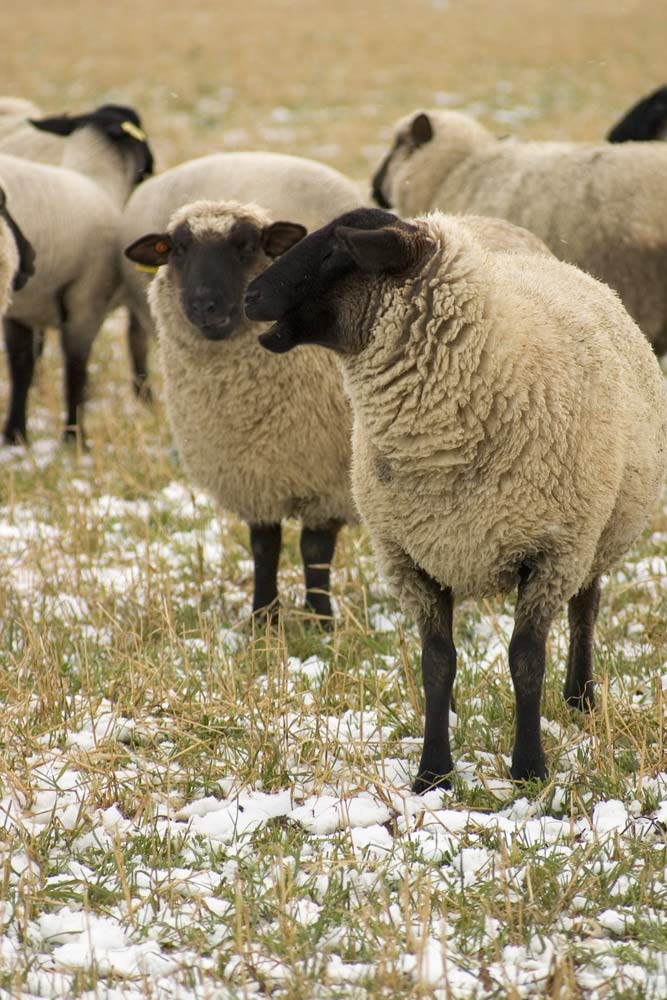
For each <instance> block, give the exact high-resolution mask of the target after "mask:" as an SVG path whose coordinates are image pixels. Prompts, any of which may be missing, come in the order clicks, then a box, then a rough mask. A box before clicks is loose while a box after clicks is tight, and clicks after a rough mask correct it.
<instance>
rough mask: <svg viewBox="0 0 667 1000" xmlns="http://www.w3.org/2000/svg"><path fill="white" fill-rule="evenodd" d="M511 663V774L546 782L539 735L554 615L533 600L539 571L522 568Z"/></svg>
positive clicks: (517, 778)
mask: <svg viewBox="0 0 667 1000" xmlns="http://www.w3.org/2000/svg"><path fill="white" fill-rule="evenodd" d="M520 578H521V582H520V583H519V596H518V600H517V605H516V614H515V620H514V631H513V633H512V638H511V640H510V647H509V661H510V672H511V674H512V682H513V684H514V695H515V698H516V734H515V738H514V751H513V753H512V768H511V774H512V777H513V778H514V780H515V781H529V780H530V779H532V778H540V779H544V778H546V777H547V769H546V765H545V761H544V751H543V749H542V739H541V734H540V702H541V698H542V683H543V681H544V671H545V666H546V646H547V637H548V635H549V625H550V623H551V617H552V616H551V615H548V614H546V613H545V611H544V609H542V608H540V607H539V604H536V603H534V602H533V601H531V599H530V594H531V591H532V590H533V587H534V586H535V583H536V580H537V578H538V571H536V570H534V569H533V570H532V572H531V569H530V568H529V567H527V566H526V567H522V570H521V573H520Z"/></svg>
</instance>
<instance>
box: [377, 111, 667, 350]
mask: <svg viewBox="0 0 667 1000" xmlns="http://www.w3.org/2000/svg"><path fill="white" fill-rule="evenodd" d="M427 114H428V117H429V119H430V121H431V124H432V127H433V133H434V134H433V138H432V139H431V140H430V141H429V142H426V143H424V144H423V145H421V146H419V147H417V148H415V149H412V148H411V147H410V144H409V142H408V141H407V135H408V132H409V122H410V121H411V120H412V119H413V118H414V114H412V115H410V116H409V117H408V118H405V119H403V120H402V121H401V122H399V123H398V125H397V128H396V136H397V140H398V145H397V146H396V147H395V148H394V150H393V151H392V153H391V154H390V160H391V162H390V163H389V165H388V167H387V172H386V175H385V179H384V181H383V190H384V191H385V193H386V195H387V196H388V198H389V201H390V203H391V204H392V206H393V207H394V208H395V209H396V211H398V212H399V213H400V214H401V215H404V216H413V215H417V214H419V213H420V212H426V211H429V210H431V209H441V210H443V211H446V212H453V213H469V212H470V213H475V214H479V215H488V216H497V217H500V218H504V219H507V220H509V221H510V222H513V223H515V224H516V225H519V226H523V227H525V228H526V229H529V230H530V231H531V232H533V233H535V234H536V235H537V236H539V237H540V239H542V240H544V242H545V243H546V244H547V246H548V247H549V248H550V250H552V252H553V253H554V254H555V255H556V256H557V257H558V258H560V259H561V260H565V261H567V262H568V263H571V264H576V265H577V266H578V267H581V268H582V269H583V270H585V271H587V272H588V273H589V274H592V275H593V276H594V277H596V278H599V279H600V280H601V281H604V282H605V283H606V284H608V285H609V286H610V287H611V288H614V289H615V290H616V291H617V292H618V293H619V295H620V296H621V298H622V300H623V304H624V305H625V307H626V309H627V310H628V312H629V313H630V315H631V316H632V317H633V319H634V320H635V321H636V322H637V324H638V325H639V326H640V328H641V329H642V331H643V332H644V334H645V335H646V337H647V338H648V339H649V341H650V342H651V343H652V344H654V345H655V350H656V352H657V353H658V354H662V353H664V352H665V351H667V209H666V208H665V198H664V190H665V177H667V145H665V144H662V143H659V142H649V143H622V144H618V145H611V144H608V143H600V144H591V143H573V142H569V143H568V142H521V141H518V140H514V139H512V140H499V139H498V138H496V137H495V136H494V135H493V134H492V133H491V132H490V131H489V130H488V129H486V128H485V127H484V126H483V125H481V124H480V123H478V122H476V121H474V120H473V119H471V118H469V117H468V116H467V115H464V114H461V113H459V112H455V111H442V110H434V111H428V112H427Z"/></svg>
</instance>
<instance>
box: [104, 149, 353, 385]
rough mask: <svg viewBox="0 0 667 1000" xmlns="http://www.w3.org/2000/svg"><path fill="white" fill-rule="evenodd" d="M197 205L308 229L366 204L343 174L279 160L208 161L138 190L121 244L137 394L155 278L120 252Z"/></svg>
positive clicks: (298, 160)
mask: <svg viewBox="0 0 667 1000" xmlns="http://www.w3.org/2000/svg"><path fill="white" fill-rule="evenodd" d="M198 199H205V200H208V199H213V200H217V199H224V200H234V201H239V202H241V203H243V202H255V203H256V204H258V205H262V206H263V207H265V208H267V209H269V211H270V212H272V214H273V216H274V218H285V217H289V218H292V219H295V221H297V222H301V223H303V225H305V226H306V227H307V228H308V229H310V228H313V227H315V228H317V226H320V225H322V223H323V222H325V221H326V220H327V219H332V218H334V216H336V215H340V213H341V212H346V211H349V209H351V208H354V207H356V206H357V205H360V204H361V203H362V202H361V196H360V193H359V190H358V189H357V187H356V185H354V184H353V183H352V181H350V180H348V178H347V177H344V176H343V175H342V174H340V173H339V172H338V171H337V170H334V169H332V168H331V167H328V166H325V165H324V164H323V163H318V162H316V161H315V160H308V159H304V158H302V157H298V156H287V155H284V154H281V153H267V152H248V153H245V152H240V153H216V154H213V155H211V156H203V157H200V158H199V159H196V160H188V161H187V162H185V163H181V164H179V166H176V167H172V168H171V169H170V170H166V171H165V172H164V173H162V174H160V175H159V176H157V177H154V178H153V179H152V180H149V181H146V183H144V184H142V185H141V186H140V187H138V188H137V190H136V191H135V192H134V193H133V195H132V197H131V198H130V200H129V202H128V204H127V205H126V207H125V210H124V212H123V219H122V223H121V231H120V237H119V244H118V245H119V253H120V254H121V266H122V269H123V286H124V293H125V298H126V301H127V306H128V309H129V312H130V321H129V331H128V336H129V342H130V353H131V355H132V359H133V365H134V373H135V374H134V385H135V389H136V391H137V392H138V393H143V392H145V391H146V388H145V382H146V377H147V367H148V364H147V358H148V345H149V341H150V339H151V335H152V334H153V332H154V330H153V322H152V319H151V316H150V309H149V307H148V302H147V298H146V293H147V288H148V284H149V279H148V276H147V275H146V274H142V273H140V272H138V271H137V270H136V269H135V268H134V267H132V266H131V265H130V263H129V262H128V261H127V260H126V258H125V257H124V255H123V253H122V251H123V250H124V248H125V247H126V246H128V245H129V244H130V243H132V242H133V241H134V240H136V239H137V238H138V237H139V236H141V235H143V234H144V233H148V232H151V231H152V232H159V231H161V230H163V229H165V228H166V225H167V222H168V221H169V219H170V217H171V215H172V214H173V212H175V211H176V209H177V208H180V207H181V206H182V205H186V204H188V202H193V201H197V200H198Z"/></svg>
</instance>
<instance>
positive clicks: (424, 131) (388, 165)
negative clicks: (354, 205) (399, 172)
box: [371, 111, 433, 208]
mask: <svg viewBox="0 0 667 1000" xmlns="http://www.w3.org/2000/svg"><path fill="white" fill-rule="evenodd" d="M432 138H433V126H432V125H431V119H430V118H429V117H428V115H427V114H424V112H423V111H420V112H419V113H418V114H417V115H415V117H414V118H413V119H412V121H411V122H410V125H409V126H408V128H407V130H405V131H403V132H401V133H400V134H399V135H398V136H397V137H396V139H395V141H394V144H393V146H392V147H391V149H390V150H389V152H388V153H387V155H386V156H385V158H384V159H383V161H382V163H381V164H380V166H379V167H378V169H377V170H376V171H375V174H374V175H373V180H372V181H371V191H372V194H373V201H375V202H376V204H378V205H379V206H380V208H391V207H392V205H391V202H390V200H389V188H390V179H391V171H392V167H395V166H396V165H397V164H398V163H401V162H403V160H405V159H407V158H408V157H409V156H410V155H411V154H412V153H413V152H414V151H415V149H419V147H420V146H423V145H424V144H425V143H427V142H430V141H431V139H432Z"/></svg>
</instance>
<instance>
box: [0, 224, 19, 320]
mask: <svg viewBox="0 0 667 1000" xmlns="http://www.w3.org/2000/svg"><path fill="white" fill-rule="evenodd" d="M18 267H19V252H18V248H17V246H16V240H15V239H14V234H13V233H12V231H11V229H10V228H9V226H8V225H7V223H6V222H5V220H4V219H3V218H0V317H2V316H4V314H5V312H6V311H7V308H8V306H9V303H10V301H11V298H12V285H13V282H14V275H15V274H16V272H17V270H18Z"/></svg>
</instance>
